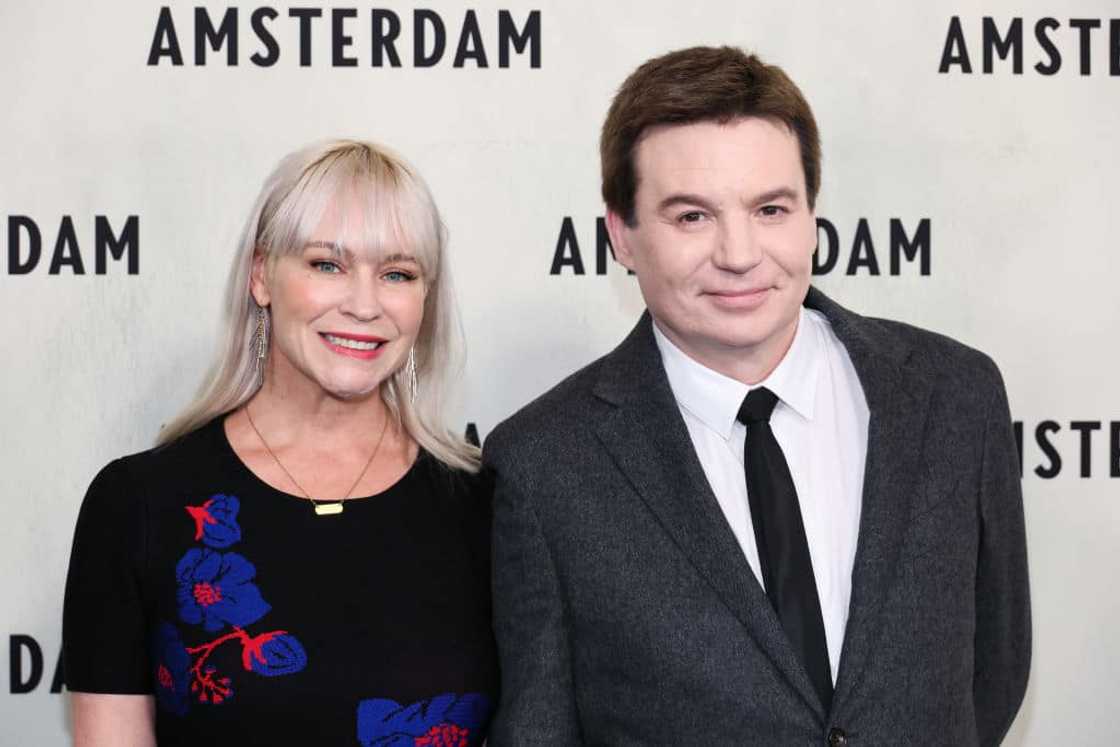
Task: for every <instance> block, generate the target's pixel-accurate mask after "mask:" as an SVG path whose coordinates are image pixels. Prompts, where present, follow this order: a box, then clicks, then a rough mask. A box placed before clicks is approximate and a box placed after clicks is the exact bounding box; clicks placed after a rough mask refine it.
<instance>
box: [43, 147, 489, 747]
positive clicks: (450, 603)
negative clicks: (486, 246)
mask: <svg viewBox="0 0 1120 747" xmlns="http://www.w3.org/2000/svg"><path fill="white" fill-rule="evenodd" d="M444 243H445V239H444V232H443V228H442V223H441V222H440V218H439V214H438V213H437V211H436V207H435V205H434V203H433V202H432V198H431V196H430V194H429V192H428V190H427V187H426V186H425V185H424V183H423V181H422V180H421V179H420V177H419V176H418V175H417V173H416V172H415V171H414V170H413V169H412V168H411V167H410V166H408V165H407V164H406V163H404V162H403V161H402V160H400V159H399V158H398V157H397V156H395V155H393V154H392V153H390V152H388V151H386V150H385V149H383V148H381V147H379V146H375V145H371V144H368V143H360V142H349V141H344V142H331V143H326V144H322V145H318V146H314V147H311V148H308V149H305V150H302V151H299V152H297V153H295V154H292V155H290V156H288V157H287V158H285V159H284V160H283V161H281V163H280V165H279V166H278V167H277V169H276V170H275V172H274V173H273V174H272V175H271V176H270V177H269V179H268V181H267V182H266V183H265V185H264V188H263V190H262V192H261V194H260V197H259V198H258V200H257V203H256V206H255V207H254V209H253V213H252V215H251V216H250V218H249V221H248V223H247V226H246V229H245V232H244V236H243V238H242V240H241V245H240V249H239V251H238V254H237V257H236V258H235V260H234V264H233V270H232V273H231V275H230V279H229V285H228V289H227V296H228V309H227V321H228V325H229V326H228V335H227V342H226V344H225V346H224V347H223V349H222V351H221V354H220V357H219V360H218V361H217V363H216V365H215V367H214V369H213V373H212V375H211V377H210V379H209V381H208V383H207V384H206V386H205V387H203V390H202V393H201V395H200V396H199V398H198V400H197V401H196V402H195V403H194V404H192V405H191V406H190V407H188V408H187V410H186V411H185V412H184V413H183V414H181V415H180V416H179V417H178V418H177V419H176V420H175V421H173V422H172V423H170V424H169V425H168V426H167V427H165V428H164V430H163V432H162V434H161V436H160V445H159V446H158V447H157V448H156V449H153V450H151V451H147V452H144V453H141V454H137V455H134V456H130V457H125V458H123V459H118V460H116V461H114V462H112V463H111V464H110V465H109V466H107V467H106V468H105V469H104V470H102V471H101V473H100V474H99V475H98V476H97V478H96V479H95V480H94V482H93V484H92V485H91V487H90V489H89V493H88V494H87V496H86V499H85V502H84V503H83V506H82V510H81V514H80V516H79V519H78V526H77V530H76V535H75V540H74V548H73V553H72V556H71V561H70V573H69V577H68V580H67V586H66V604H65V614H64V622H63V639H64V640H63V648H64V656H65V672H66V681H67V685H68V687H69V689H70V690H71V691H72V692H73V693H74V695H73V723H74V738H75V743H76V744H78V745H112V746H113V747H120V746H121V745H150V744H154V743H156V742H157V741H158V743H159V744H160V745H165V744H183V745H202V744H206V745H224V744H229V745H235V744H236V745H246V744H272V745H288V744H292V745H295V744H315V745H333V744H354V743H355V742H357V743H359V744H363V745H394V746H397V745H413V744H416V745H445V744H447V745H450V744H454V745H478V744H481V743H482V741H483V738H484V731H485V728H486V725H487V723H488V721H489V717H490V713H491V708H492V706H493V705H494V704H495V703H496V700H497V699H496V690H497V683H498V679H497V665H496V660H495V652H494V644H493V639H492V636H491V632H490V619H489V606H490V601H489V584H488V563H489V548H488V542H487V536H488V496H487V493H486V490H485V487H484V486H483V485H481V484H480V483H479V479H478V477H477V475H476V474H475V473H477V471H478V450H477V449H476V448H474V447H473V446H471V445H469V444H467V443H466V442H465V441H464V440H463V439H461V438H459V437H457V436H455V435H452V433H451V432H450V431H448V430H447V428H445V426H444V423H443V421H442V420H441V416H442V414H443V412H442V410H441V398H440V394H441V383H442V381H443V380H444V378H445V377H446V376H447V374H448V373H449V355H450V351H451V340H452V331H453V327H452V320H453V316H454V315H453V313H452V306H451V304H452V297H451V289H450V283H449V278H448V273H447V267H446V261H445V258H444V256H443V247H444Z"/></svg>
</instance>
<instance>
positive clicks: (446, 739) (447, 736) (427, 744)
mask: <svg viewBox="0 0 1120 747" xmlns="http://www.w3.org/2000/svg"><path fill="white" fill-rule="evenodd" d="M470 735H471V730H470V729H464V728H462V727H460V726H456V725H455V724H439V725H437V726H433V727H432V728H431V729H428V733H427V734H424V735H423V736H419V737H416V739H415V740H414V742H413V744H415V745H416V747H469V745H470Z"/></svg>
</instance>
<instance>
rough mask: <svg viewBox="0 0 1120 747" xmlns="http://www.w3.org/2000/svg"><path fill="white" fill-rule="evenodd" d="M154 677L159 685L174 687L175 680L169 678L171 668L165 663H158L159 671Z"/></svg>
mask: <svg viewBox="0 0 1120 747" xmlns="http://www.w3.org/2000/svg"><path fill="white" fill-rule="evenodd" d="M156 679H158V680H159V686H160V687H165V688H168V689H170V688H172V687H175V682H174V681H173V680H172V679H171V670H170V669H168V668H167V665H166V664H160V665H159V671H158V672H157V673H156Z"/></svg>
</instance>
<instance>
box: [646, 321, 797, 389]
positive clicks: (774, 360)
mask: <svg viewBox="0 0 1120 747" xmlns="http://www.w3.org/2000/svg"><path fill="white" fill-rule="evenodd" d="M800 319H801V314H800V313H799V314H798V315H797V316H795V317H794V319H793V322H792V323H791V324H789V325H787V326H786V327H785V328H783V329H782V330H779V332H778V333H775V334H773V335H771V336H770V337H769V338H767V339H766V340H763V341H762V342H760V343H758V344H757V345H753V346H750V347H730V346H705V347H695V346H690V345H688V344H687V343H686V342H684V341H682V340H680V339H679V338H678V337H677V336H676V335H675V334H673V333H672V332H671V331H670V330H669V329H668V328H667V327H666V326H664V325H662V324H660V323H659V322H658V321H657V320H656V319H654V322H653V323H654V324H656V325H657V329H658V330H659V331H660V332H661V334H663V335H664V336H665V338H666V339H667V340H669V342H671V343H673V345H675V346H676V348H677V349H678V350H680V351H681V352H682V353H684V354H685V355H686V356H688V357H689V358H690V359H692V360H694V361H695V362H697V363H699V364H700V365H701V366H704V367H705V368H709V369H711V370H713V371H715V372H716V373H718V374H721V375H723V376H726V377H728V378H729V379H734V380H735V381H738V382H740V383H742V384H746V385H747V386H754V385H755V384H758V383H759V382H761V381H765V380H766V377H768V376H769V375H770V374H772V373H773V372H774V369H776V368H777V367H778V364H780V363H781V362H782V360H783V359H785V357H786V354H787V353H788V352H789V349H790V347H791V346H792V345H793V340H794V338H795V337H796V336H797V328H798V324H799V322H800Z"/></svg>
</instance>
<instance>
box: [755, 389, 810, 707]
mask: <svg viewBox="0 0 1120 747" xmlns="http://www.w3.org/2000/svg"><path fill="white" fill-rule="evenodd" d="M777 402H778V397H777V396H776V395H775V394H774V393H773V392H771V391H770V390H769V389H765V388H758V389H753V390H751V392H750V393H749V394H747V397H746V399H744V400H743V406H742V407H740V408H739V421H740V422H741V423H743V424H744V425H746V426H747V442H746V447H745V448H744V450H743V465H744V467H745V469H746V473H747V499H748V501H749V502H750V506H751V520H752V521H753V523H754V537H755V540H756V541H757V542H758V560H759V565H760V566H761V567H762V581H763V584H764V585H765V586H766V596H768V597H769V598H770V603H771V604H772V605H774V611H775V612H777V613H778V619H779V620H781V622H782V628H784V629H785V631H786V635H787V636H788V637H789V640H790V643H792V644H793V648H794V650H795V651H796V652H797V654H798V655H799V656H800V657H801V661H802V663H803V664H804V665H805V669H806V671H807V672H808V673H809V679H810V680H811V681H812V682H813V687H814V688H815V689H816V691H817V694H818V695H820V698H821V702H822V703H823V704H824V710H825V713H827V712H828V711H829V709H830V708H831V706H832V671H831V669H830V668H829V663H828V644H827V643H826V641H825V637H824V621H823V620H822V619H821V604H820V599H819V597H818V596H817V582H816V579H815V578H814V577H813V561H812V559H811V558H810V557H809V543H808V542H806V540H805V526H804V524H802V522H801V506H800V505H799V504H798V501H797V490H796V489H795V488H794V486H793V478H792V477H791V476H790V474H789V466H788V465H787V464H786V458H785V455H783V454H782V448H781V447H780V446H779V445H778V441H777V439H775V438H774V431H773V430H771V428H770V413H772V412H773V411H774V405H776V404H777Z"/></svg>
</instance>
